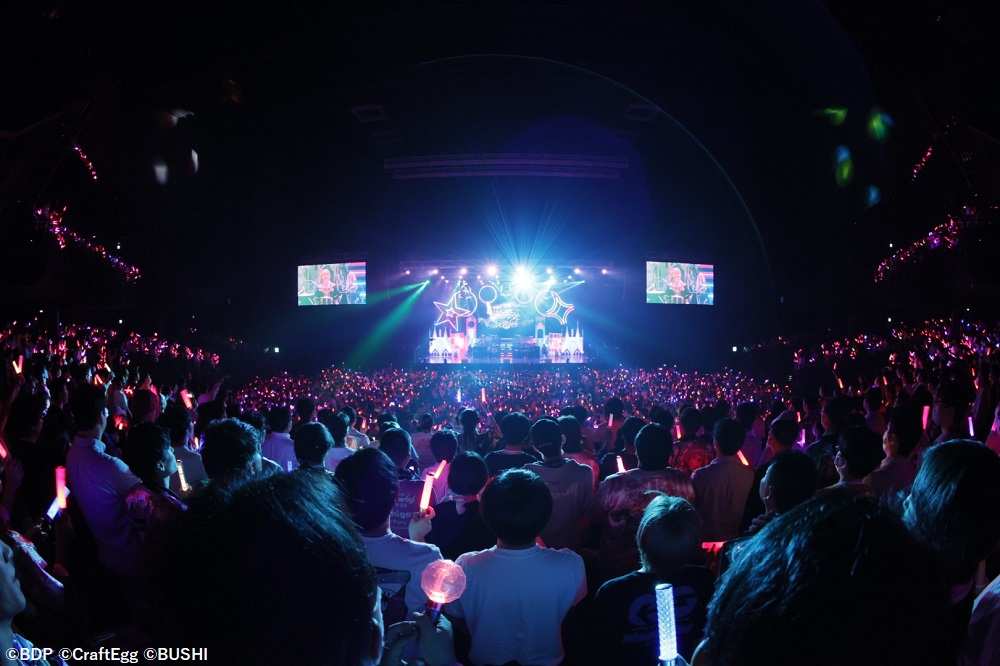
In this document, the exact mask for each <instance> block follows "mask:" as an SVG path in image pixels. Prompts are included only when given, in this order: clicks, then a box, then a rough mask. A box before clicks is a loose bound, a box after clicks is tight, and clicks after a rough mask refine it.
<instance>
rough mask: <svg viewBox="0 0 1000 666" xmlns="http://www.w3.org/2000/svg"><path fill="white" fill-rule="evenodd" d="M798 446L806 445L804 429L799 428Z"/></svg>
mask: <svg viewBox="0 0 1000 666" xmlns="http://www.w3.org/2000/svg"><path fill="white" fill-rule="evenodd" d="M799 444H801V445H802V446H805V445H806V429H805V428H800V429H799Z"/></svg>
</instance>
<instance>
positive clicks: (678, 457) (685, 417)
mask: <svg viewBox="0 0 1000 666" xmlns="http://www.w3.org/2000/svg"><path fill="white" fill-rule="evenodd" d="M680 425H681V436H680V438H679V439H678V440H677V441H676V442H674V452H673V454H672V456H671V458H670V466H671V467H673V468H674V469H679V470H680V471H682V472H684V473H685V474H688V475H690V474H691V472H693V471H695V470H696V469H700V468H702V467H704V466H705V465H707V464H709V463H710V462H712V461H713V460H714V459H715V451H714V450H713V449H712V442H711V441H706V438H703V437H701V436H699V435H698V431H699V430H701V428H702V418H701V412H699V411H698V410H697V409H695V408H694V407H686V408H684V409H683V410H681V416H680Z"/></svg>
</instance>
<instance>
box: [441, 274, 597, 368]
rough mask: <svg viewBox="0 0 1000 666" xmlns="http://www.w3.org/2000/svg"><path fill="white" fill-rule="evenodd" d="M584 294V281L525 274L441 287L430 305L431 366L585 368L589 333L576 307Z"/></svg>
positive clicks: (462, 282) (461, 282)
mask: <svg viewBox="0 0 1000 666" xmlns="http://www.w3.org/2000/svg"><path fill="white" fill-rule="evenodd" d="M583 288H585V283H584V281H583V280H570V279H567V280H563V281H561V282H557V281H555V280H554V279H549V278H547V277H546V278H544V279H539V280H537V281H536V279H535V278H534V277H532V276H530V275H527V274H524V275H516V276H511V277H510V278H507V277H497V278H494V279H490V280H487V281H483V282H480V281H477V282H475V283H472V282H466V281H464V280H462V281H460V282H458V283H457V284H455V285H441V287H440V288H439V291H438V292H436V293H433V294H432V298H431V299H429V300H430V302H432V303H433V305H429V307H428V313H427V314H428V320H429V323H430V328H431V330H430V340H429V346H428V359H427V360H428V362H430V363H469V364H473V363H585V362H587V349H586V347H585V346H584V335H585V333H586V331H585V330H584V329H583V326H582V324H581V322H580V320H579V318H578V316H577V307H576V305H575V303H576V301H577V297H579V296H580V295H581V290H582V289H583ZM430 308H433V309H430Z"/></svg>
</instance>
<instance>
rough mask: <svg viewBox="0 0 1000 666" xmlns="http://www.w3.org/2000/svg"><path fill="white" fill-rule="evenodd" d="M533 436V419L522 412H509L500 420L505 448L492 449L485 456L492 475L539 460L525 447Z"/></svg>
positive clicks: (487, 467) (501, 438)
mask: <svg viewBox="0 0 1000 666" xmlns="http://www.w3.org/2000/svg"><path fill="white" fill-rule="evenodd" d="M530 436H531V420H530V419H529V418H528V417H527V416H525V415H524V414H522V413H520V412H513V413H512V414H508V415H507V416H505V417H503V418H502V419H501V420H500V441H501V442H503V448H502V449H501V450H499V451H491V452H490V453H488V454H486V457H485V458H483V459H484V460H485V461H486V469H488V470H489V472H490V476H491V477H492V476H498V475H499V474H500V472H502V471H504V470H505V469H512V468H516V467H524V466H525V465H530V464H531V463H533V462H537V461H538V456H535V455H532V454H531V452H530V451H527V450H525V449H524V445H525V444H527V443H528V438H529V437H530Z"/></svg>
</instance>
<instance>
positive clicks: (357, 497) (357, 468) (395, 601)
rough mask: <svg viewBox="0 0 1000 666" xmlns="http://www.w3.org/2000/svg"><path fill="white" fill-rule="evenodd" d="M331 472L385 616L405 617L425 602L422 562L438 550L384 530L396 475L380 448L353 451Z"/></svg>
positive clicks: (427, 561) (435, 556) (436, 557)
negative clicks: (378, 590) (374, 577)
mask: <svg viewBox="0 0 1000 666" xmlns="http://www.w3.org/2000/svg"><path fill="white" fill-rule="evenodd" d="M335 476H336V479H337V483H338V484H339V485H340V487H341V489H342V490H343V493H344V497H345V499H346V500H347V506H348V509H349V511H350V513H351V515H352V516H353V518H354V523H355V524H356V525H357V526H358V530H359V531H360V532H361V542H362V543H363V544H364V546H365V550H367V551H368V558H369V559H370V560H371V563H372V565H373V566H374V567H375V570H376V572H377V575H378V585H379V587H380V588H382V606H383V613H384V616H385V618H386V621H387V622H399V621H402V620H405V619H406V618H407V617H409V615H410V614H411V613H415V612H417V611H419V610H421V609H423V607H424V605H425V604H426V603H427V595H426V594H424V591H423V590H422V589H421V587H420V574H421V573H423V571H424V568H426V567H427V565H428V564H430V563H431V562H434V561H435V560H440V559H441V552H440V551H439V550H438V548H437V546H433V545H431V544H426V543H418V542H416V541H410V540H409V539H405V538H403V537H401V536H399V535H396V534H394V533H393V532H392V530H391V529H390V524H389V514H390V513H391V512H392V508H393V506H395V504H396V495H397V493H398V492H399V475H398V468H397V467H396V465H395V464H394V463H393V462H392V460H391V459H390V458H389V456H387V455H386V454H385V453H383V452H382V451H380V450H378V449H363V450H361V451H358V452H357V453H355V454H354V455H352V456H351V457H350V458H345V459H344V460H343V461H342V462H341V463H340V464H339V465H337V472H336V474H335ZM407 533H408V531H407Z"/></svg>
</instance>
